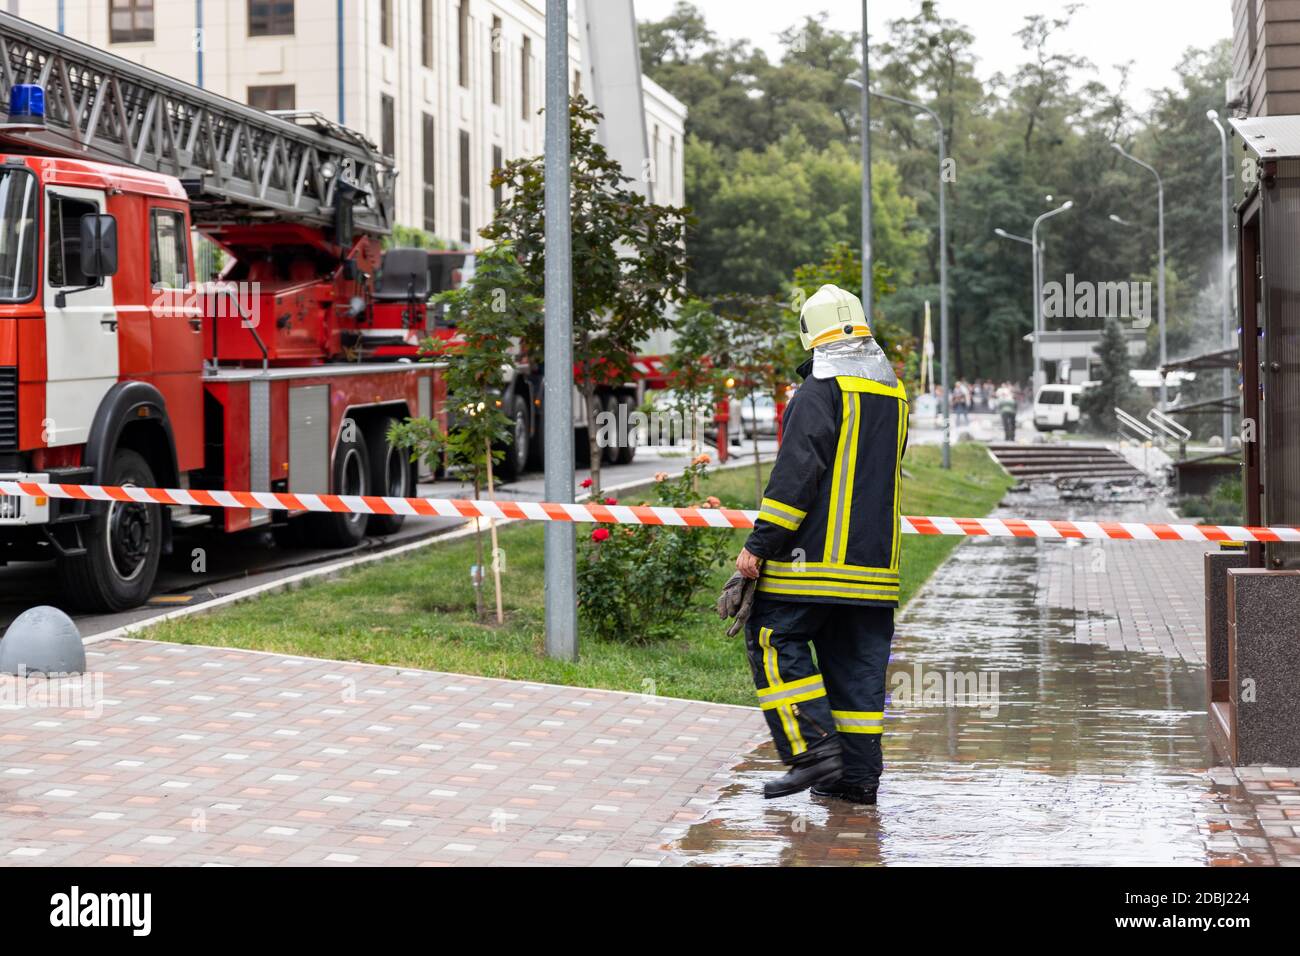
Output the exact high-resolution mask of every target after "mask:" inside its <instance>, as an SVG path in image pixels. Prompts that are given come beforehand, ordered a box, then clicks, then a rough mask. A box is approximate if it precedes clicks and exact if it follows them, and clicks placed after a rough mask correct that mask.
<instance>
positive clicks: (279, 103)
mask: <svg viewBox="0 0 1300 956" xmlns="http://www.w3.org/2000/svg"><path fill="white" fill-rule="evenodd" d="M297 104H298V95H297V92H296V91H295V87H294V85H293V84H292V83H285V84H283V85H278V86H250V87H249V88H248V105H249V106H255V107H257V108H258V109H259V110H292V109H297Z"/></svg>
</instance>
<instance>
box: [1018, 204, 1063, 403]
mask: <svg viewBox="0 0 1300 956" xmlns="http://www.w3.org/2000/svg"><path fill="white" fill-rule="evenodd" d="M1073 208H1074V200H1073V199H1067V200H1066V201H1065V202H1063V203H1061V205H1059V206H1057V207H1056V208H1055V209H1049V210H1047V212H1045V213H1043V214H1042V215H1041V216H1039V217H1038V218H1037V219H1035V220H1034V228H1033V229H1032V230H1031V231H1030V233H1029V236H1030V239H1029V242H1030V244H1031V245H1032V246H1033V247H1034V260H1035V264H1036V266H1037V268H1035V269H1034V375H1033V378H1032V379H1031V380H1030V390H1031V392H1032V394H1031V395H1030V397H1029V399H1030V401H1034V400H1035V399H1036V397H1037V396H1038V389H1039V382H1038V377H1039V376H1040V375H1041V374H1042V364H1043V363H1042V361H1041V353H1042V343H1041V342H1040V339H1042V337H1043V331H1044V327H1045V326H1046V324H1047V323H1046V322H1045V321H1044V320H1043V247H1042V246H1040V245H1039V244H1038V227H1039V226H1041V225H1042V224H1043V223H1045V222H1046V221H1047V220H1049V219H1051V218H1052V217H1053V216H1059V215H1060V214H1061V213H1063V212H1065V211H1066V210H1068V209H1073Z"/></svg>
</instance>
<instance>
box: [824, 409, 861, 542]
mask: <svg viewBox="0 0 1300 956" xmlns="http://www.w3.org/2000/svg"><path fill="white" fill-rule="evenodd" d="M853 397H854V396H852V395H851V394H849V393H848V392H845V393H843V395H841V396H840V398H841V399H842V401H843V403H844V407H843V408H842V409H841V410H840V440H839V442H838V444H837V445H836V446H835V461H834V463H833V464H832V465H831V500H830V508H829V510H828V512H827V515H826V546H825V548H824V549H823V553H822V560H823V561H841V562H842V561H843V558H841V557H839V553H840V539H841V538H842V537H844V530H845V529H844V500H843V499H844V486H845V481H846V480H847V478H848V475H847V472H848V464H849V456H848V447H849V442H850V440H851V439H853V440H856V437H857V420H856V416H855V415H854V408H855V405H854V403H853V401H852V399H853Z"/></svg>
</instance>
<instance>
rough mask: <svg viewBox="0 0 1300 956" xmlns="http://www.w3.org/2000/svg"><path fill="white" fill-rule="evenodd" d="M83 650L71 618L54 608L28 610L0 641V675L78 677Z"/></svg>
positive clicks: (82, 668) (84, 668) (83, 660)
mask: <svg viewBox="0 0 1300 956" xmlns="http://www.w3.org/2000/svg"><path fill="white" fill-rule="evenodd" d="M85 670H86V648H85V646H84V645H83V644H82V643H81V633H80V632H79V631H78V630H77V625H76V624H74V623H73V622H72V618H70V617H68V615H66V614H64V613H63V612H62V611H60V610H59V609H58V608H57V607H49V606H47V605H42V606H40V607H33V608H28V609H27V610H26V611H23V613H22V614H19V615H18V617H16V618H15V619H14V622H13V623H12V624H10V625H9V629H8V630H6V631H5V633H4V637H3V638H0V674H47V675H48V674H58V675H62V674H82V673H85Z"/></svg>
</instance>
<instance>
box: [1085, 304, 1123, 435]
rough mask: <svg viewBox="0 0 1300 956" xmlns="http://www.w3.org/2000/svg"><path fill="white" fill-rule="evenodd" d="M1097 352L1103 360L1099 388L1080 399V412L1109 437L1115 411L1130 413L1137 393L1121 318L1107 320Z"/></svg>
mask: <svg viewBox="0 0 1300 956" xmlns="http://www.w3.org/2000/svg"><path fill="white" fill-rule="evenodd" d="M1096 352H1097V357H1098V358H1099V359H1100V360H1101V370H1100V372H1099V375H1100V378H1099V379H1098V381H1097V384H1096V385H1093V386H1092V387H1091V388H1087V389H1084V391H1083V394H1082V395H1081V396H1080V398H1079V409H1080V411H1082V412H1083V414H1084V415H1085V416H1087V418H1088V422H1089V423H1090V424H1091V426H1092V427H1093V428H1094V429H1095V430H1096V431H1098V432H1101V433H1102V434H1107V435H1109V434H1112V433H1113V432H1114V431H1115V427H1116V419H1115V409H1117V408H1125V410H1127V407H1128V406H1131V405H1132V403H1133V400H1134V398H1135V397H1136V392H1137V389H1136V388H1135V387H1134V385H1133V379H1132V378H1131V377H1130V376H1129V358H1128V343H1127V342H1126V341H1125V339H1124V326H1123V325H1122V324H1121V323H1120V320H1119V319H1118V318H1114V317H1112V318H1109V319H1107V320H1106V325H1105V327H1104V328H1103V329H1102V333H1101V341H1100V342H1098V343H1097V348H1096Z"/></svg>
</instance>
